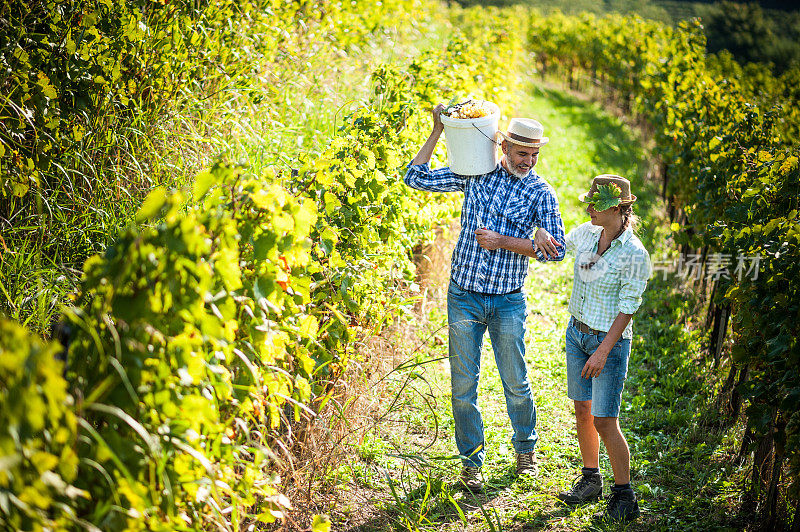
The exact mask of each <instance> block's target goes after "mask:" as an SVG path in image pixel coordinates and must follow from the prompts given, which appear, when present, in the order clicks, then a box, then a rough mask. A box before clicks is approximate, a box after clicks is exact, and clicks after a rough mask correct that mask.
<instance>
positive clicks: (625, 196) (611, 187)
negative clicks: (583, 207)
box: [578, 174, 636, 211]
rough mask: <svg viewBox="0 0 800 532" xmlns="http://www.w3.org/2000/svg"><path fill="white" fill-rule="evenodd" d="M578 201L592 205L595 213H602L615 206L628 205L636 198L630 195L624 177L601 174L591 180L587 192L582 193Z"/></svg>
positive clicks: (628, 184) (627, 182)
mask: <svg viewBox="0 0 800 532" xmlns="http://www.w3.org/2000/svg"><path fill="white" fill-rule="evenodd" d="M578 199H579V200H580V201H582V202H584V203H593V204H594V208H595V210H597V211H604V210H606V209H610V208H611V207H616V206H617V205H630V204H631V203H633V202H634V201H636V196H633V195H631V182H630V181H628V180H627V179H625V178H624V177H622V176H618V175H614V174H602V175H599V176H597V177H595V178H594V179H592V186H591V187H589V192H584V193H583V194H581V195H580V196H578Z"/></svg>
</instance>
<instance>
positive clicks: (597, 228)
mask: <svg viewBox="0 0 800 532" xmlns="http://www.w3.org/2000/svg"><path fill="white" fill-rule="evenodd" d="M589 230H590V231H591V232H592V234H593V235H594V237H595V240H600V233H602V232H603V226H602V225H594V224H593V223H592V222H589ZM632 236H633V229H631V228H630V226H628V227H626V228H625V230H624V231H623V232H622V234H621V235H619V236H618V237H617V238H615V239H614V240H613V241H612V242H611V245H612V246H615V245H620V246H622V245H625V243H627V242H628V240H630V239H631V237H632ZM614 242H619V244H615V243H614Z"/></svg>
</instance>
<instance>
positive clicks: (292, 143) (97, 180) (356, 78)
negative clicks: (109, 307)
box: [0, 2, 447, 336]
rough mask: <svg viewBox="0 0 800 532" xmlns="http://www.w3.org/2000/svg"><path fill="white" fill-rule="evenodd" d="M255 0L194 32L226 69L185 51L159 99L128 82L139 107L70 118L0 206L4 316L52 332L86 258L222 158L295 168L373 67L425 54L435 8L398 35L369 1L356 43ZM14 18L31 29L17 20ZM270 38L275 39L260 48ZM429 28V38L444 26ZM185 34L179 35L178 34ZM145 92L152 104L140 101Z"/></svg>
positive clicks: (320, 20)
mask: <svg viewBox="0 0 800 532" xmlns="http://www.w3.org/2000/svg"><path fill="white" fill-rule="evenodd" d="M181 5H183V4H181ZM259 5H260V4H259V3H258V2H252V3H248V4H247V5H243V6H241V7H240V11H234V12H233V16H232V19H233V18H235V20H236V24H230V25H229V26H225V25H219V24H218V25H216V26H215V25H213V24H212V22H215V21H211V22H209V21H205V22H206V23H207V24H208V26H207V27H202V26H201V27H199V28H196V29H195V30H196V31H195V33H196V32H197V31H199V32H205V34H206V35H205V38H206V39H208V42H210V43H212V45H209V44H208V42H206V43H205V44H206V46H207V48H208V49H206V50H202V49H201V50H199V51H198V50H195V52H196V53H204V54H208V53H209V52H214V50H225V51H226V53H227V54H229V55H228V56H227V57H226V58H224V59H225V61H223V58H217V59H215V60H214V59H212V60H211V61H210V63H211V66H209V65H208V64H206V63H202V62H201V61H199V60H195V59H194V58H191V57H190V60H189V61H187V63H186V65H184V66H183V68H184V70H181V65H179V64H178V65H171V66H170V68H172V72H171V74H169V75H167V77H169V78H170V85H169V90H166V89H164V90H161V91H157V89H156V88H157V87H161V86H163V85H164V82H165V79H164V78H165V74H164V73H163V72H162V71H159V70H150V71H145V72H144V73H143V77H141V78H140V79H137V80H136V85H137V92H138V96H139V104H138V107H137V112H131V108H130V107H125V106H122V105H120V104H119V101H118V100H119V94H123V96H124V93H122V92H120V91H118V92H119V94H118V93H114V94H111V95H110V96H109V97H108V98H107V99H106V100H107V101H106V103H102V102H100V103H98V105H97V106H96V107H95V108H94V110H93V113H92V114H88V115H86V114H85V115H84V116H81V117H78V118H77V119H75V120H74V122H75V128H76V129H75V132H76V133H75V136H74V139H75V140H74V142H72V143H71V144H70V145H69V146H68V148H66V149H65V150H64V151H63V152H62V153H60V154H59V155H58V156H57V157H56V158H54V159H53V163H52V165H51V167H50V169H49V170H48V171H47V172H43V173H41V178H40V180H39V184H38V185H36V186H32V187H31V188H30V190H29V191H28V193H27V194H26V195H24V196H23V197H16V196H14V195H12V194H6V196H5V197H2V198H0V237H2V240H0V249H2V254H1V255H0V313H2V314H5V315H7V316H8V317H10V318H12V319H14V320H15V321H18V322H20V323H22V324H24V325H26V326H27V327H28V328H30V329H32V330H35V331H37V332H39V333H40V334H42V335H44V336H49V331H50V329H51V327H52V325H53V322H54V320H55V319H56V318H57V315H58V314H59V312H60V309H61V307H62V306H63V304H64V303H66V302H68V301H69V300H70V297H71V294H73V293H74V292H75V289H76V287H77V284H78V282H79V280H80V276H81V269H82V267H83V262H84V261H85V260H86V258H87V257H89V256H91V255H93V254H95V253H99V252H102V251H103V250H104V249H105V248H106V246H107V245H108V243H109V242H111V241H112V240H113V239H114V238H115V237H116V236H117V234H118V232H119V230H120V229H121V228H123V227H125V226H126V225H128V224H130V223H131V222H132V221H133V215H134V213H135V212H136V210H137V209H138V207H139V206H140V204H141V201H142V200H143V198H144V197H145V196H146V194H147V193H148V192H149V191H150V190H152V189H153V188H154V187H156V186H159V185H165V186H167V187H184V186H187V185H188V184H189V183H190V182H191V181H192V179H193V177H194V175H196V174H197V172H198V171H200V170H201V169H204V168H207V167H208V166H210V164H211V163H212V161H214V160H215V159H216V158H217V157H219V156H220V155H222V156H223V157H224V158H227V159H228V160H231V161H235V162H246V163H247V164H250V165H252V166H253V167H254V169H255V170H256V171H260V170H261V169H263V168H264V167H266V166H270V165H278V166H280V167H282V168H287V169H288V168H289V167H296V166H298V165H299V164H300V163H299V161H300V160H302V159H303V158H306V157H313V156H314V155H313V154H314V153H316V152H318V151H319V150H320V149H321V148H322V147H323V146H325V145H326V143H327V141H328V139H330V138H331V136H332V134H333V132H334V131H335V129H336V127H337V121H339V122H341V120H342V118H343V116H344V115H346V114H347V113H348V109H349V108H350V107H352V106H355V105H357V104H358V103H359V101H360V100H361V99H362V98H365V97H366V95H367V91H368V90H369V83H368V78H369V73H370V72H371V70H372V65H374V64H376V63H378V62H380V61H383V60H385V59H387V58H390V57H392V56H395V55H403V54H405V53H412V52H414V51H415V50H416V49H417V46H420V47H424V46H427V45H428V44H427V43H428V42H429V37H428V36H429V34H430V32H429V31H428V28H429V27H441V22H442V20H441V18H437V16H436V15H435V14H434V12H433V11H432V12H431V14H432V16H431V17H427V18H428V20H429V22H424V23H423V22H414V21H412V20H411V19H408V20H407V22H408V23H407V24H402V25H400V26H399V28H397V27H394V26H393V25H391V24H388V23H387V22H388V21H389V14H388V13H383V14H382V13H381V12H380V10H379V9H376V8H374V7H373V8H371V10H365V13H366V14H362V16H365V17H366V16H372V17H375V20H374V21H372V22H371V24H372V30H373V33H372V34H370V35H369V36H368V38H367V39H364V41H363V42H357V41H353V40H351V38H349V37H347V35H346V34H345V35H339V31H341V30H340V29H339V28H337V27H335V25H334V24H333V22H332V21H331V20H328V19H326V18H324V17H320V16H319V15H313V16H312V15H306V14H304V12H303V11H302V10H299V11H298V12H297V13H296V14H295V15H294V18H293V19H291V18H290V19H288V20H283V19H285V18H286V17H287V16H286V15H270V14H269V12H268V11H258V9H259ZM248 9H250V11H247V10H248ZM353 9H355V8H353ZM193 16H195V17H199V19H198V24H202V23H204V19H203V18H202V16H201V15H197V14H195V15H193ZM277 17H282V19H278V18H277ZM380 17H383V19H381V18H380ZM26 21H27V22H26ZM147 22H148V23H151V22H152V23H153V24H155V22H156V21H155V20H148V21H147ZM13 23H18V24H23V23H29V24H30V21H29V20H28V19H25V18H24V16H23V15H20V19H19V20H12V24H13ZM428 24H431V25H434V26H428ZM282 27H286V28H288V31H287V30H286V29H282ZM279 31H283V32H284V33H282V34H281V37H280V43H279V45H275V44H274V43H273V44H268V43H271V42H273V41H275V34H276V32H279ZM362 31H363V30H362ZM433 33H434V35H436V37H435V38H434V39H433V42H436V41H437V40H438V39H441V38H442V37H443V36H444V35H445V34H446V33H447V30H445V31H439V30H437V31H435V32H433ZM354 34H355V32H354ZM192 35H193V33H192V31H190V30H188V29H186V30H185V31H184V35H183V36H182V38H185V39H187V40H189V39H190V38H194V37H192ZM26 37H28V36H27V35H25V34H24V33H23V35H22V36H21V37H20V42H23V41H24V39H25V38H26ZM142 39H143V41H142V42H141V43H137V44H138V46H140V47H141V50H140V53H141V54H144V55H145V56H144V57H142V58H140V59H141V60H142V62H144V63H147V62H148V61H149V59H148V58H147V56H146V54H147V46H148V44H147V43H149V45H151V46H156V44H159V43H153V42H152V40H150V41H146V40H145V38H144V37H143V38H142ZM145 41H146V42H145ZM398 42H402V45H398V44H397V43H398ZM159 45H160V46H164V43H160V44H159ZM158 53H163V52H162V51H160V50H159V51H158V52H153V53H152V55H153V57H154V59H153V61H155V60H156V59H158V57H157V56H158ZM198 65H202V66H203V68H204V69H205V70H204V75H203V76H202V77H200V78H198V77H196V76H195V77H193V70H196V69H198ZM2 82H3V80H2V79H0V84H2ZM150 94H153V95H156V94H157V95H158V98H154V97H150V99H148V95H150ZM8 101H9V100H3V101H2V102H0V103H2V104H3V105H5V104H6V103H8ZM0 107H2V106H0ZM71 134H72V133H71ZM0 140H3V139H0ZM4 185H5V184H4Z"/></svg>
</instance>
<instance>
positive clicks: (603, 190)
mask: <svg viewBox="0 0 800 532" xmlns="http://www.w3.org/2000/svg"><path fill="white" fill-rule="evenodd" d="M621 193H622V190H621V189H620V188H619V187H618V186H617V185H615V184H614V183H609V184H607V185H600V186H599V187H597V192H595V193H594V194H592V195H591V196H586V197H585V198H584V199H583V201H584V203H594V208H595V210H597V211H604V210H606V209H610V208H611V207H616V206H617V205H619V204H620V200H619V195H620V194H621Z"/></svg>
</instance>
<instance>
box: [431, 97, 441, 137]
mask: <svg viewBox="0 0 800 532" xmlns="http://www.w3.org/2000/svg"><path fill="white" fill-rule="evenodd" d="M442 111H444V104H443V103H440V104H439V105H437V106H436V107H434V108H433V110H431V113H432V114H433V130H434V131H438V132H439V133H441V132H442V131H444V124H442Z"/></svg>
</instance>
